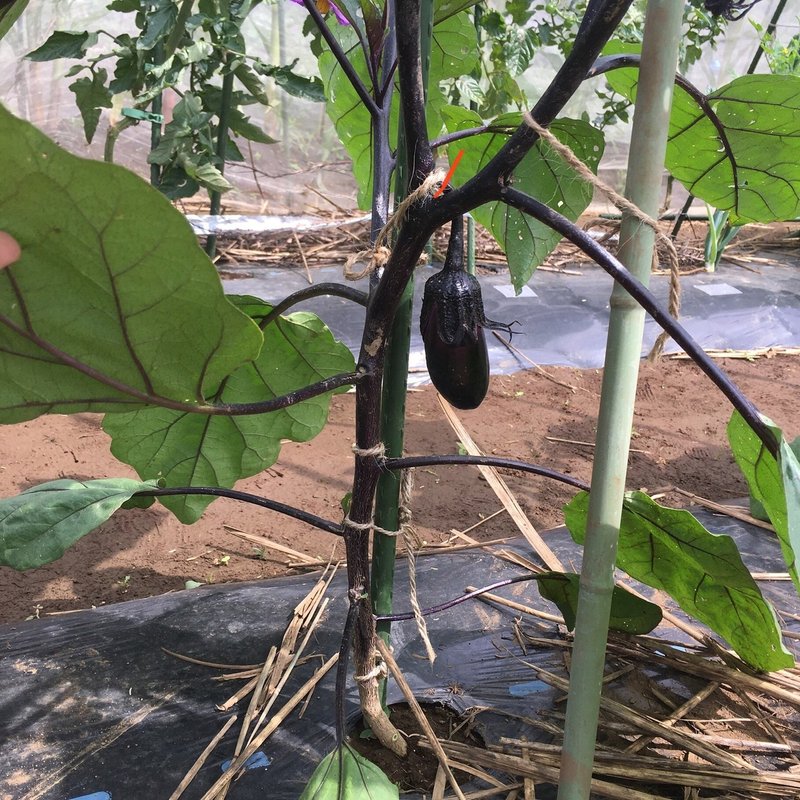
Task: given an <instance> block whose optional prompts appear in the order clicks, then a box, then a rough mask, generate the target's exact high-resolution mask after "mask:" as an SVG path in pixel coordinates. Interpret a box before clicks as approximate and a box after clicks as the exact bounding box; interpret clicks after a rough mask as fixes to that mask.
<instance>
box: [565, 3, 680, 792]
mask: <svg viewBox="0 0 800 800" xmlns="http://www.w3.org/2000/svg"><path fill="white" fill-rule="evenodd" d="M682 12H683V9H682V6H681V4H680V3H675V2H674V0H649V2H648V6H647V15H646V19H645V30H644V40H643V48H642V60H641V66H640V69H639V84H638V93H637V98H636V110H635V113H634V124H633V138H632V141H631V146H630V150H629V155H628V178H627V183H626V196H627V197H628V199H629V200H630V201H632V202H633V203H635V204H636V205H637V206H638V207H639V208H640V209H641V210H642V211H644V213H645V214H649V215H650V216H651V217H653V216H656V215H657V214H658V201H659V192H660V189H661V175H662V172H663V169H664V154H665V151H666V139H667V131H668V130H669V107H670V104H671V98H672V89H673V81H674V77H675V70H676V68H677V59H678V44H679V41H680V30H681V17H682ZM654 237H655V234H654V232H653V231H652V230H651V229H650V228H647V227H646V226H644V225H643V224H642V223H640V222H639V221H638V220H635V219H634V218H633V217H632V216H631V215H630V214H627V213H626V214H624V215H623V222H622V228H621V230H620V250H619V258H620V260H621V261H622V262H623V264H625V265H626V266H627V267H628V268H629V269H630V270H631V272H632V273H633V274H634V275H635V276H636V277H637V278H639V279H640V280H641V281H642V282H643V283H644V284H645V285H647V283H648V279H649V273H650V266H651V263H652V253H653V242H654ZM644 316H645V314H644V310H643V309H642V308H641V307H640V306H639V305H638V304H637V303H636V302H635V301H634V300H633V298H631V297H630V295H628V293H627V292H626V291H624V290H623V289H621V288H620V287H619V285H617V284H615V285H614V290H613V291H612V294H611V317H610V321H609V330H608V345H607V350H606V363H605V369H604V371H603V387H602V392H601V399H600V413H599V418H598V427H597V448H596V450H595V459H594V465H593V469H592V492H591V495H590V500H589V518H588V521H587V531H586V543H585V545H584V554H583V569H582V572H581V581H580V594H579V596H578V610H577V615H576V625H575V647H574V650H573V659H572V672H571V678H570V684H569V701H568V703H567V720H566V725H565V730H564V759H563V762H562V766H561V773H560V778H559V788H558V800H588V797H589V793H590V786H591V780H592V761H593V755H594V748H595V737H596V734H597V721H598V716H599V706H600V702H601V698H600V681H601V679H602V675H603V667H604V664H605V643H606V639H607V636H608V620H609V616H610V612H611V596H612V592H613V589H614V564H615V560H616V551H617V540H618V538H619V527H620V519H621V516H622V501H623V496H624V492H625V476H626V471H627V463H628V451H629V448H630V437H631V430H632V427H633V407H634V401H635V397H636V382H637V377H638V372H639V361H640V358H641V351H642V336H643V331H644Z"/></svg>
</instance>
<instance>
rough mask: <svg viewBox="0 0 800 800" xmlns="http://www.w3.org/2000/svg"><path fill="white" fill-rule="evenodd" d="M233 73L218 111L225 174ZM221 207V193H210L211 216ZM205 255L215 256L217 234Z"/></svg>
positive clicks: (219, 152)
mask: <svg viewBox="0 0 800 800" xmlns="http://www.w3.org/2000/svg"><path fill="white" fill-rule="evenodd" d="M228 61H229V57H226V59H225V64H226V67H229V66H230V65H229V64H228ZM233 79H234V75H233V72H231V71H230V70H229V71H227V72H226V73H225V77H224V78H223V79H222V99H221V101H220V109H219V124H218V126H217V158H219V171H220V173H223V174H224V172H225V152H226V150H227V145H228V119H229V117H230V111H231V99H232V97H233ZM221 205H222V192H217V191H214V192H211V208H210V213H211V216H212V217H213V216H216V215H217V214H219V212H220V208H221ZM206 253H208V257H209V258H210V259H212V260H213V258H214V256H215V255H216V254H217V234H216V233H212V234H210V235H209V237H208V239H207V240H206Z"/></svg>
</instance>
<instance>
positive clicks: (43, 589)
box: [0, 355, 800, 622]
mask: <svg viewBox="0 0 800 800" xmlns="http://www.w3.org/2000/svg"><path fill="white" fill-rule="evenodd" d="M721 363H722V366H723V367H724V368H725V369H726V370H727V371H728V372H729V374H730V375H731V376H732V377H733V378H734V380H735V381H736V382H737V383H738V384H739V385H740V386H741V387H742V388H743V389H744V390H745V391H746V392H747V393H748V394H749V396H750V397H751V398H752V400H753V401H754V402H755V403H756V404H757V405H758V407H759V408H760V409H761V410H762V412H763V413H765V414H767V415H768V416H770V417H771V418H772V419H773V420H774V421H775V422H776V423H778V424H779V425H781V426H782V427H783V428H784V430H785V432H786V434H787V435H788V436H789V437H794V436H797V435H798V434H800V413H798V410H797V399H798V397H800V359H798V358H797V357H792V356H783V355H776V356H774V357H772V358H759V359H757V360H756V361H753V362H747V361H744V360H733V359H729V360H725V361H722V362H721ZM547 372H548V374H549V375H550V376H552V379H551V378H548V377H546V376H544V375H542V374H541V373H539V372H537V371H535V370H530V371H527V372H521V373H518V374H516V375H512V376H501V377H496V378H493V380H492V384H491V389H490V393H489V396H488V397H487V399H486V401H485V403H484V404H483V406H481V408H479V409H477V410H475V411H469V412H461V413H460V416H461V419H462V420H463V421H464V423H465V425H466V426H467V428H468V430H470V431H471V433H472V435H473V438H474V439H475V440H476V442H477V443H478V444H479V445H480V446H481V447H482V448H483V449H484V450H485V451H486V452H487V453H492V454H495V455H504V456H508V457H514V458H520V459H525V460H529V461H534V462H538V463H541V464H544V465H547V466H550V467H552V468H555V469H557V470H561V471H563V472H566V473H568V474H571V475H574V476H577V477H579V478H582V479H584V480H587V481H588V480H589V479H590V477H591V468H592V455H593V449H592V447H591V446H590V444H581V443H590V442H592V441H593V439H594V434H595V427H596V422H597V408H598V400H599V393H600V382H601V372H600V371H599V370H574V369H567V368H557V367H548V368H547ZM556 381H558V382H556ZM638 394H639V397H638V406H637V412H636V418H635V421H634V435H633V441H632V447H633V448H634V449H633V452H632V453H631V458H630V472H629V477H628V486H629V487H630V488H636V489H639V488H644V489H647V490H649V491H655V490H659V489H663V488H665V487H670V486H677V487H680V488H682V489H684V490H686V491H688V492H691V493H693V494H696V495H700V496H702V497H706V498H709V499H712V500H717V501H720V500H725V499H728V498H733V497H741V496H743V495H745V494H746V491H747V490H746V486H745V484H744V482H743V480H742V478H741V477H740V476H739V474H738V470H737V469H736V466H735V464H734V462H733V460H732V458H731V455H730V453H729V451H728V448H727V444H726V438H725V425H726V423H727V420H728V418H729V416H730V407H729V405H728V403H727V401H726V400H725V399H724V398H723V397H722V396H721V395H720V394H719V393H718V392H717V391H716V390H715V389H714V388H713V386H712V385H711V384H710V383H709V381H708V380H707V379H706V378H705V376H703V375H701V374H700V373H699V371H698V370H697V369H696V368H695V367H694V366H693V365H692V364H691V363H690V362H687V361H678V360H671V359H662V360H661V361H660V362H659V363H657V364H648V363H643V365H642V371H641V383H640V388H639V393H638ZM353 412H354V396H353V395H352V394H350V395H339V396H338V397H336V398H334V400H333V402H332V404H331V413H330V421H329V424H328V425H327V427H326V428H325V430H324V431H323V432H322V433H321V434H320V435H319V436H318V437H317V438H316V439H314V440H313V441H311V442H308V443H304V444H294V443H290V444H286V445H285V446H284V447H283V450H282V452H281V456H280V459H279V461H278V462H277V463H276V464H275V466H274V467H273V468H272V469H270V470H268V471H266V472H265V473H263V474H261V475H258V476H255V477H253V478H250V479H248V480H244V481H241V482H240V484H239V488H242V489H244V490H246V491H249V492H254V493H259V494H263V495H266V496H268V497H271V498H274V499H277V500H281V501H283V502H286V503H291V504H293V505H297V506H301V507H303V508H305V509H307V510H309V511H311V512H313V513H315V514H319V515H321V516H323V517H327V518H329V519H333V520H338V519H339V518H340V517H341V509H340V500H341V498H342V496H343V495H344V494H345V493H346V492H347V491H348V490H349V488H350V478H351V470H352V458H353V456H352V452H351V446H352V443H353ZM559 440H570V441H559ZM406 442H407V452H408V453H410V454H427V453H455V452H457V441H456V436H455V434H454V433H453V432H452V430H451V428H450V427H449V425H448V424H447V422H446V421H445V419H444V418H443V415H442V413H441V410H440V408H439V406H438V404H437V401H436V395H435V392H434V390H433V389H432V388H430V387H428V388H425V389H422V390H418V391H413V392H412V393H410V394H409V399H408V413H407V429H406ZM128 475H130V476H132V475H133V473H132V471H131V469H130V468H129V467H127V466H125V465H124V464H120V463H119V462H117V461H116V460H115V459H114V458H113V457H112V456H111V455H110V453H109V451H108V439H107V437H106V435H105V434H104V433H103V431H102V430H101V429H100V425H99V417H97V416H94V415H90V414H78V415H75V416H72V417H65V416H46V417H41V418H39V419H37V420H34V421H32V422H27V423H22V424H19V425H14V426H8V427H4V428H2V429H1V430H0V496H9V495H13V494H16V493H18V492H19V491H22V490H24V489H26V488H28V487H30V486H32V485H34V484H37V483H41V482H44V481H47V480H53V479H56V478H61V477H73V478H80V479H91V478H100V477H111V476H128ZM504 477H505V479H506V481H507V482H508V483H509V485H510V487H511V489H512V491H513V492H514V493H515V494H516V496H517V498H518V499H519V502H520V503H521V505H522V507H523V509H524V510H525V512H526V513H527V514H528V516H529V517H530V519H531V521H532V522H533V524H534V525H535V526H536V527H537V528H538V529H540V530H546V529H548V528H552V527H556V526H558V525H560V524H561V522H562V511H561V509H562V506H563V504H564V503H565V502H566V501H567V500H568V499H569V498H570V496H571V495H572V490H570V489H568V488H567V487H565V486H563V485H561V484H557V483H554V482H552V481H546V480H544V479H541V478H535V477H532V476H519V475H515V474H513V473H508V474H506V475H505V476H504ZM665 502H670V503H673V504H675V505H685V504H686V503H687V499H686V497H685V496H682V495H680V494H677V493H669V494H668V495H667V497H666V500H665ZM413 508H414V515H415V520H416V523H417V527H418V530H419V532H420V534H421V536H422V537H423V538H424V539H425V540H427V541H429V542H432V541H441V540H444V539H445V538H446V537H447V534H448V532H449V531H450V530H451V529H452V528H457V529H459V530H463V529H465V528H467V527H469V526H471V525H474V524H475V523H477V522H480V520H481V519H482V518H483V517H486V516H488V515H490V514H492V513H493V512H495V511H497V510H498V509H500V508H501V505H500V503H499V501H498V500H497V498H496V497H495V496H494V494H493V493H492V491H491V490H490V489H489V487H488V486H487V485H486V483H485V482H484V481H483V480H482V479H481V478H480V476H479V473H478V471H477V470H476V469H475V468H474V467H439V468H434V469H425V470H420V471H419V473H418V475H417V478H416V487H415V490H414V497H413ZM226 525H228V526H233V527H235V528H238V529H240V530H243V531H247V532H250V533H255V534H261V535H265V536H268V537H269V538H270V539H272V540H274V541H276V542H278V543H280V544H283V545H287V546H289V547H291V548H294V549H295V550H298V551H301V552H303V553H307V554H310V555H313V556H316V557H320V558H327V557H328V556H330V555H331V553H332V551H333V550H334V548H335V547H337V552H338V554H339V555H341V554H342V547H341V543H339V544H338V545H337V541H338V540H337V538H336V537H335V536H332V535H330V534H327V533H322V532H319V531H317V530H316V529H312V528H309V527H308V526H306V525H304V524H302V523H300V522H296V521H295V520H293V519H289V518H286V517H282V516H279V515H277V514H274V513H272V512H269V511H264V510H261V509H258V508H256V507H253V506H247V505H244V504H240V503H235V502H232V501H229V500H217V501H215V502H214V503H213V504H212V505H211V507H210V508H209V509H208V511H207V512H206V514H205V515H204V516H203V518H202V519H201V520H200V521H199V522H197V523H196V524H195V525H193V526H190V527H186V526H183V525H181V524H180V523H179V522H178V521H177V520H175V519H174V518H173V517H172V516H171V514H170V513H169V512H167V511H166V510H165V509H163V508H161V507H160V506H155V507H153V508H151V509H148V510H146V511H142V510H130V511H120V512H118V513H117V514H116V515H115V517H114V518H113V519H112V520H110V521H109V522H108V523H107V524H105V525H104V526H103V527H102V528H100V529H98V530H96V531H94V532H93V533H91V534H89V535H88V536H86V537H85V538H84V539H82V540H81V541H80V542H78V543H77V544H76V545H75V546H74V547H73V548H72V549H70V550H69V551H68V552H67V554H66V555H65V556H64V557H63V558H61V559H60V560H58V561H56V562H54V563H53V564H50V565H48V566H45V567H42V568H41V569H38V570H31V571H28V572H25V573H18V572H15V571H13V570H11V569H8V568H0V593H1V595H0V596H2V597H3V598H4V602H3V604H2V607H0V621H2V622H11V621H15V620H20V619H24V618H26V617H29V616H37V615H39V616H44V615H47V614H52V613H57V612H65V611H70V610H74V609H81V608H89V607H92V606H97V605H102V604H105V603H116V602H120V601H123V600H129V599H133V598H139V597H148V596H152V595H155V594H160V593H163V592H169V591H177V590H180V589H183V588H184V584H185V582H186V581H187V580H195V581H200V582H204V583H224V582H229V581H243V580H254V579H259V578H268V577H272V576H276V575H281V574H285V573H286V572H287V566H286V563H287V557H286V556H285V555H283V554H281V553H278V552H275V551H269V552H257V551H256V550H255V548H254V547H253V546H252V545H250V544H248V543H246V542H244V541H242V540H241V539H238V538H236V537H234V536H233V535H231V534H230V533H229V532H228V531H227V530H226V528H225V526H226ZM515 533H516V529H515V527H514V525H513V523H512V522H511V521H510V519H509V517H508V516H507V515H506V514H500V515H498V516H497V517H495V518H493V519H492V520H489V521H488V522H486V523H485V524H483V525H481V526H480V527H479V528H477V529H476V530H475V531H474V532H473V534H472V535H474V536H475V537H476V538H479V539H481V540H488V539H493V538H499V537H503V536H513V535H515Z"/></svg>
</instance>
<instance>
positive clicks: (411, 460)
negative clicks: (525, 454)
mask: <svg viewBox="0 0 800 800" xmlns="http://www.w3.org/2000/svg"><path fill="white" fill-rule="evenodd" d="M468 465H473V466H478V467H498V468H501V469H514V470H517V471H518V472H528V473H530V474H532V475H539V476H541V477H542V478H551V479H552V480H554V481H559V482H561V483H566V484H567V485H568V486H574V487H575V488H576V489H582V490H583V491H585V492H588V491H589V489H590V486H589V484H588V483H585V482H584V481H582V480H580V479H579V478H573V477H572V476H571V475H565V474H564V473H563V472H558V471H556V470H554V469H549V468H548V467H542V466H539V465H538V464H531V463H530V462H528V461H517V460H516V459H513V458H500V457H499V456H470V455H463V456H457V455H447V456H404V457H402V458H387V459H384V460H383V461H382V462H381V467H383V469H388V470H398V469H413V468H414V467H436V466H445V467H448V466H468Z"/></svg>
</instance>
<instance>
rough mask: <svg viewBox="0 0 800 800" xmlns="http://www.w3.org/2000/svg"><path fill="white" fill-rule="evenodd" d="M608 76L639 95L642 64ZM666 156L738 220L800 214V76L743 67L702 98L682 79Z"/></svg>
mask: <svg viewBox="0 0 800 800" xmlns="http://www.w3.org/2000/svg"><path fill="white" fill-rule="evenodd" d="M606 79H607V80H608V82H609V84H610V85H611V86H612V88H614V89H615V90H616V91H617V92H619V93H620V94H623V95H625V96H626V97H628V98H629V99H631V100H634V99H635V98H636V87H637V84H638V70H636V69H631V68H624V69H618V70H612V71H611V72H609V73H607V74H606ZM666 164H667V168H668V169H669V171H670V172H671V173H672V174H673V175H674V176H675V177H676V178H677V179H678V180H679V181H680V182H681V183H682V184H683V185H684V186H685V187H686V188H687V189H688V190H689V191H690V192H691V193H692V194H693V195H695V196H696V197H699V198H700V199H701V200H705V201H706V202H707V203H708V204H709V205H711V206H714V208H718V209H722V210H725V211H730V215H731V216H730V222H731V224H732V225H743V224H745V223H747V222H773V221H776V220H791V219H795V218H796V217H797V216H800V77H798V76H795V75H745V76H743V77H741V78H736V79H735V80H733V81H731V82H730V83H728V84H726V85H725V86H723V87H721V88H720V89H717V90H716V91H713V92H711V93H710V94H708V95H706V96H705V97H704V98H703V99H702V101H701V100H699V99H698V98H696V97H693V96H692V94H690V93H689V92H688V91H686V89H685V88H683V87H681V86H680V85H676V87H675V95H674V99H673V102H672V114H671V117H670V130H669V140H668V143H667V156H666Z"/></svg>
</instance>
